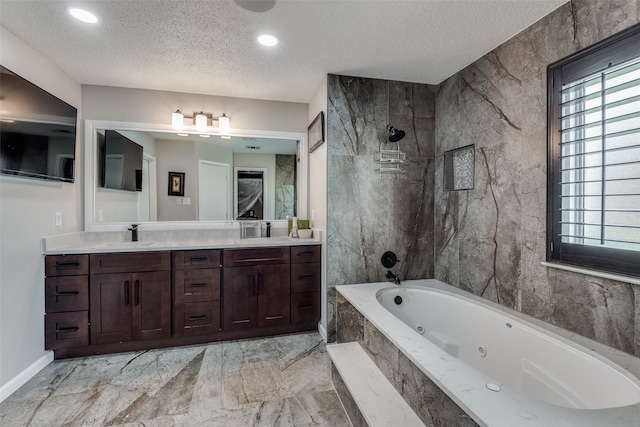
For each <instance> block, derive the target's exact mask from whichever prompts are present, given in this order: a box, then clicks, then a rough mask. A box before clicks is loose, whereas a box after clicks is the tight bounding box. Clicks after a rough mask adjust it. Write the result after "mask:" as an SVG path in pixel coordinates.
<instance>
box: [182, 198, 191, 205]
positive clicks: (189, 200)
mask: <svg viewBox="0 0 640 427" xmlns="http://www.w3.org/2000/svg"><path fill="white" fill-rule="evenodd" d="M182 204H183V205H190V204H191V197H183V198H182Z"/></svg>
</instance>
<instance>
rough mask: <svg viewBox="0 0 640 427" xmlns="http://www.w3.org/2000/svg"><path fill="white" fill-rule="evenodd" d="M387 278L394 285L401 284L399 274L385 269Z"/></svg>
mask: <svg viewBox="0 0 640 427" xmlns="http://www.w3.org/2000/svg"><path fill="white" fill-rule="evenodd" d="M385 277H386V278H387V279H392V280H393V281H394V283H395V284H396V285H401V283H400V276H398V275H396V274H393V273H392V272H391V270H387V274H386V275H385Z"/></svg>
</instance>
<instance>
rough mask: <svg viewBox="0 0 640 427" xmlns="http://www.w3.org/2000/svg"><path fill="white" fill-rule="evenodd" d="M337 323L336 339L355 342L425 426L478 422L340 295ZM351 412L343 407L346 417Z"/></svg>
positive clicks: (467, 425) (463, 426) (469, 426)
mask: <svg viewBox="0 0 640 427" xmlns="http://www.w3.org/2000/svg"><path fill="white" fill-rule="evenodd" d="M337 326H338V333H337V342H339V343H342V342H352V341H357V342H359V343H360V345H361V346H362V348H363V349H364V350H365V351H366V352H367V353H368V354H369V356H370V357H371V359H372V360H373V361H374V362H375V364H376V366H377V367H378V369H380V371H381V372H382V373H383V374H384V375H385V376H386V377H387V379H388V380H389V381H390V382H391V384H393V386H394V387H395V388H396V390H397V391H398V393H400V395H401V396H402V397H403V398H404V400H405V401H406V402H407V403H408V404H409V406H411V408H412V409H413V410H414V412H415V413H416V414H417V415H418V417H420V419H421V420H422V421H423V422H424V423H425V425H428V426H442V427H474V426H477V425H478V424H477V423H476V422H475V421H473V419H472V418H471V417H469V415H467V414H466V413H465V412H464V411H463V410H462V409H460V407H458V405H456V403H455V402H454V401H453V400H451V398H450V397H449V396H447V395H446V394H445V393H444V392H443V391H442V390H440V388H439V387H438V386H437V385H436V384H435V383H434V382H433V381H431V380H430V379H429V378H428V377H427V376H426V375H425V374H424V373H422V371H421V370H420V369H418V367H417V366H415V365H414V364H413V362H412V361H411V360H409V359H408V358H407V357H406V356H405V355H404V354H403V353H402V352H400V351H399V350H398V348H397V347H396V346H395V345H394V344H393V343H392V342H391V341H389V340H388V339H387V338H386V337H385V336H384V335H383V334H382V333H381V332H380V331H379V330H378V329H377V328H376V327H375V326H374V325H373V324H372V323H371V322H369V321H368V320H367V319H366V318H365V317H364V316H363V315H362V314H361V313H360V312H359V311H358V310H357V309H356V308H355V307H354V306H353V305H351V304H350V303H349V302H348V301H347V300H346V299H345V298H344V297H343V296H342V295H340V294H338V299H337ZM335 377H336V375H335V374H334V384H335V385H336V390H337V392H338V395H339V396H340V398H341V400H342V402H345V399H344V398H343V394H342V393H344V391H343V390H341V389H340V388H341V385H340V382H337V383H336V379H335ZM338 377H339V375H338ZM352 411H353V410H352V409H349V408H347V413H348V414H349V416H350V417H351V414H352ZM356 416H357V414H356ZM352 420H353V418H352Z"/></svg>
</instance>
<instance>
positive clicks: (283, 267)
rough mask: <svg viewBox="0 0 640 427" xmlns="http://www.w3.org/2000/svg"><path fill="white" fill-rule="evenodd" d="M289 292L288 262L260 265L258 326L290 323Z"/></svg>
mask: <svg viewBox="0 0 640 427" xmlns="http://www.w3.org/2000/svg"><path fill="white" fill-rule="evenodd" d="M289 293H290V286H289V265H288V264H280V265H261V266H259V267H258V326H260V327H263V326H279V325H287V324H289V320H290V309H289V307H290V301H289V298H290V296H289Z"/></svg>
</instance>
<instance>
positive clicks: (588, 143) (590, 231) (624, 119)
mask: <svg viewBox="0 0 640 427" xmlns="http://www.w3.org/2000/svg"><path fill="white" fill-rule="evenodd" d="M559 112H560V129H559V132H560V139H559V140H560V142H559V144H560V150H558V153H559V164H560V181H559V182H558V183H557V185H559V186H560V192H559V194H560V198H561V203H560V211H561V212H560V218H561V219H560V224H561V226H560V239H561V242H563V243H571V244H578V245H588V246H602V247H609V248H619V249H625V250H633V251H640V58H635V59H633V60H630V61H627V62H625V63H623V64H620V65H618V66H616V67H613V68H610V69H607V70H605V71H601V72H598V73H595V74H592V75H589V76H587V77H584V78H581V79H579V80H576V81H572V82H569V83H566V84H563V85H562V86H561V92H560V109H559Z"/></svg>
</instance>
